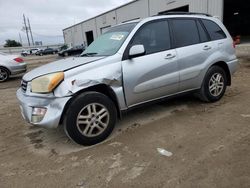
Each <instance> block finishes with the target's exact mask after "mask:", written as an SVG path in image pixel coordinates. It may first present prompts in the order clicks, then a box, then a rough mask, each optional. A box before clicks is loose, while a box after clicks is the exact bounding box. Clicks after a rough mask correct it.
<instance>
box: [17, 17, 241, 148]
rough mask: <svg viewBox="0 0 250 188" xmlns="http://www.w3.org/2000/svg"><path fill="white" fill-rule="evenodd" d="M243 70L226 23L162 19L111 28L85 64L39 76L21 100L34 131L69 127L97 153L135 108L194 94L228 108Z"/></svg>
mask: <svg viewBox="0 0 250 188" xmlns="http://www.w3.org/2000/svg"><path fill="white" fill-rule="evenodd" d="M237 64H238V61H237V58H236V56H235V46H234V43H233V40H232V38H231V36H230V34H229V32H228V31H227V29H226V28H225V27H224V26H223V24H222V23H221V21H219V19H217V18H214V17H211V16H208V15H199V14H191V13H190V14H169V15H162V16H154V17H149V18H145V19H142V20H135V21H131V22H127V23H123V24H120V25H117V26H114V27H112V28H110V29H109V30H108V31H107V32H106V33H104V34H103V35H101V36H100V37H99V38H97V39H96V40H95V41H94V42H93V43H92V44H91V45H90V46H89V47H88V48H87V49H86V50H85V51H84V52H83V53H82V54H81V56H80V57H74V58H68V59H63V60H59V61H57V62H53V63H50V64H47V65H44V66H42V67H39V68H36V69H34V70H32V71H31V72H29V73H27V74H26V75H24V77H23V80H22V85H21V88H20V89H19V90H18V91H17V98H18V99H19V101H20V107H21V111H22V115H23V117H24V119H25V120H26V121H28V122H29V123H31V124H33V125H36V126H41V127H45V128H56V127H58V126H59V125H63V126H64V129H65V132H66V134H67V135H68V136H69V137H70V138H71V139H72V140H74V141H75V142H76V143H78V144H82V145H93V144H96V143H99V142H101V141H103V140H104V139H106V138H107V137H108V136H109V135H110V134H111V132H112V130H113V128H114V126H115V124H116V121H117V118H118V117H121V114H122V112H123V111H126V110H128V109H130V108H132V107H135V106H138V105H141V104H145V103H148V102H150V101H155V100H158V99H162V98H165V97H169V96H173V95H177V94H181V93H186V92H190V91H192V92H195V93H198V94H199V96H200V98H201V99H202V100H203V101H206V102H216V101H218V100H220V99H221V98H222V96H223V95H224V93H225V91H226V87H227V86H230V85H231V76H232V74H233V73H234V72H235V71H236V69H237Z"/></svg>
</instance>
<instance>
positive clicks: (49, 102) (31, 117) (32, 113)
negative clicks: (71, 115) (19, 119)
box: [17, 89, 71, 128]
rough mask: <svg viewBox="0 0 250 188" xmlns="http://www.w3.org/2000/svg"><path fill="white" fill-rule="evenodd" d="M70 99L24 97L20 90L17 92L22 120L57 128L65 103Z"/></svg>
mask: <svg viewBox="0 0 250 188" xmlns="http://www.w3.org/2000/svg"><path fill="white" fill-rule="evenodd" d="M70 98H71V97H61V98H57V97H54V98H45V97H37V96H35V97H33V96H28V95H26V94H25V93H24V92H23V91H22V90H21V89H19V90H18V91H17V99H18V100H19V103H20V108H21V113H22V116H23V118H24V119H25V120H26V121H27V122H28V123H30V124H33V125H36V126H40V127H44V128H57V127H58V125H59V123H60V119H61V116H62V113H63V110H64V107H65V105H66V103H67V102H68V101H69V99H70Z"/></svg>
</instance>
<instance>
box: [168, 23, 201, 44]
mask: <svg viewBox="0 0 250 188" xmlns="http://www.w3.org/2000/svg"><path fill="white" fill-rule="evenodd" d="M172 23H173V33H174V39H175V47H176V48H180V47H184V46H189V45H193V44H198V43H199V42H200V39H199V33H198V29H197V26H196V21H195V20H192V19H173V20H172Z"/></svg>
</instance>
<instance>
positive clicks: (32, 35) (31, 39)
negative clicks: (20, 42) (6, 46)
mask: <svg viewBox="0 0 250 188" xmlns="http://www.w3.org/2000/svg"><path fill="white" fill-rule="evenodd" d="M28 25H29V30H30V36H31V40H32V45H33V46H34V39H33V34H32V30H31V27H30V19H29V18H28Z"/></svg>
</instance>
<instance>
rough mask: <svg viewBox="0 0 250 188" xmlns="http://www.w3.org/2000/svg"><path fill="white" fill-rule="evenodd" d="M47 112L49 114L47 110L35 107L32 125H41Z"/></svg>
mask: <svg viewBox="0 0 250 188" xmlns="http://www.w3.org/2000/svg"><path fill="white" fill-rule="evenodd" d="M46 112H47V109H46V108H39V107H33V109H32V116H31V122H32V123H39V122H40V121H42V120H43V118H44V116H45V114H46Z"/></svg>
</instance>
